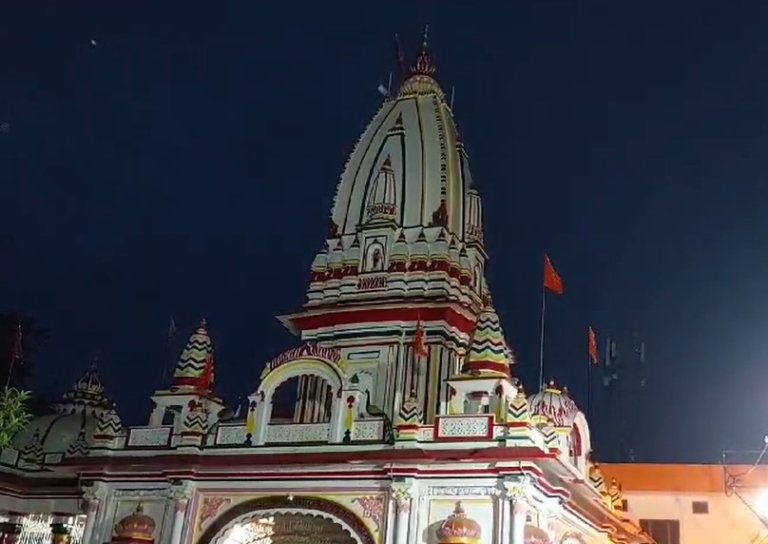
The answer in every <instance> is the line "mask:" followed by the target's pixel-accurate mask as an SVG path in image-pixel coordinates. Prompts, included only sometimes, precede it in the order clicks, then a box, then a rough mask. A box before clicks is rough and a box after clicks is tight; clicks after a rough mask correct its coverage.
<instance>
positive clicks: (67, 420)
mask: <svg viewBox="0 0 768 544" xmlns="http://www.w3.org/2000/svg"><path fill="white" fill-rule="evenodd" d="M51 409H52V411H53V413H51V414H46V415H43V416H40V417H36V418H34V419H33V420H32V421H31V422H30V423H29V425H27V426H26V427H25V428H24V430H22V431H20V432H19V433H18V434H17V435H16V436H15V437H14V439H13V445H14V447H15V448H16V449H18V450H19V451H20V452H21V454H22V457H28V458H31V460H34V461H38V462H41V461H43V459H39V458H38V457H40V456H45V454H48V453H61V454H63V455H76V454H84V453H85V452H86V451H87V449H88V448H89V447H90V446H91V445H92V444H93V438H94V434H95V433H96V430H97V426H98V421H99V418H100V417H102V416H104V415H106V414H109V415H111V416H112V417H113V418H117V419H118V420H119V417H118V416H117V414H116V412H115V404H114V403H113V402H112V401H111V400H110V399H109V398H108V397H107V396H106V394H105V391H104V385H103V383H102V381H101V378H99V375H98V372H97V370H96V366H95V365H92V366H91V368H89V369H88V370H87V371H86V372H85V374H83V375H82V376H81V377H80V378H79V379H78V380H77V381H76V382H75V384H74V385H73V386H72V389H71V390H70V391H69V392H67V393H65V394H64V395H63V396H62V398H61V400H59V401H58V402H55V403H53V404H52V405H51Z"/></svg>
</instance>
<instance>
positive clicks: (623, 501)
mask: <svg viewBox="0 0 768 544" xmlns="http://www.w3.org/2000/svg"><path fill="white" fill-rule="evenodd" d="M618 510H619V511H621V512H629V503H628V502H627V499H621V502H620V503H619V506H618Z"/></svg>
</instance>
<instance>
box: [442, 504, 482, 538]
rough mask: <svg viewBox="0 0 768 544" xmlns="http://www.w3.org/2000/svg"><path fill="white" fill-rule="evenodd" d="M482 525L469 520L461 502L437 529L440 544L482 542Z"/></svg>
mask: <svg viewBox="0 0 768 544" xmlns="http://www.w3.org/2000/svg"><path fill="white" fill-rule="evenodd" d="M480 536H481V529H480V524H479V523H477V522H476V521H475V520H473V519H472V518H468V517H467V514H466V513H465V512H464V507H463V506H462V505H461V502H457V503H456V508H454V510H453V514H451V515H450V516H448V518H446V520H445V521H443V523H442V524H441V525H440V527H439V528H438V529H437V539H438V542H439V544H473V543H475V542H478V541H479V540H480Z"/></svg>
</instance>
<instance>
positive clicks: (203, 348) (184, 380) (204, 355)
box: [172, 319, 213, 387]
mask: <svg viewBox="0 0 768 544" xmlns="http://www.w3.org/2000/svg"><path fill="white" fill-rule="evenodd" d="M212 356H213V343H212V342H211V337H210V336H208V323H207V322H206V321H205V319H203V320H202V321H201V322H200V326H199V327H198V328H197V330H196V331H195V332H194V333H192V336H190V337H189V340H188V341H187V345H186V346H185V347H184V351H182V352H181V357H179V362H178V363H176V371H175V372H174V373H173V383H172V385H173V387H184V386H187V387H195V386H197V385H199V383H200V380H201V379H202V378H203V374H204V373H205V365H206V364H207V362H208V359H209V357H212Z"/></svg>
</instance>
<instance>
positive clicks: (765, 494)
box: [603, 463, 768, 544]
mask: <svg viewBox="0 0 768 544" xmlns="http://www.w3.org/2000/svg"><path fill="white" fill-rule="evenodd" d="M603 471H604V473H605V477H606V478H613V479H616V480H620V481H621V483H622V494H623V495H622V496H623V504H622V507H623V509H624V510H625V511H626V512H627V513H628V515H630V516H631V517H632V518H633V519H636V520H638V521H639V523H640V525H641V527H642V528H643V529H644V530H645V531H646V532H647V533H649V534H651V535H652V536H653V538H654V539H655V540H656V541H657V542H659V543H669V544H696V543H697V542H717V541H728V542H750V543H755V544H758V543H763V542H766V541H768V467H766V466H764V465H722V464H719V465H683V464H677V465H675V464H642V463H636V464H635V463H633V464H612V465H603Z"/></svg>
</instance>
